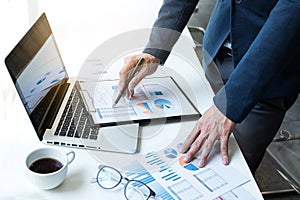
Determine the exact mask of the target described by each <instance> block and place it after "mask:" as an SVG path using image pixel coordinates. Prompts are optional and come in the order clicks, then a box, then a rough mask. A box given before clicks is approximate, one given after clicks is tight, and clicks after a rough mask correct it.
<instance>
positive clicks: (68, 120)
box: [54, 87, 99, 140]
mask: <svg viewBox="0 0 300 200" xmlns="http://www.w3.org/2000/svg"><path fill="white" fill-rule="evenodd" d="M98 129H99V128H97V127H93V126H91V124H90V123H89V119H88V117H87V111H86V110H85V107H84V104H83V102H82V100H81V99H80V97H79V94H78V91H77V90H76V88H75V87H74V88H73V90H72V92H71V95H70V97H69V99H68V102H67V105H66V107H65V110H64V112H63V114H62V116H61V119H60V122H59V124H58V127H57V129H56V131H55V133H54V135H59V136H66V137H75V138H83V139H92V140H96V139H97V137H98Z"/></svg>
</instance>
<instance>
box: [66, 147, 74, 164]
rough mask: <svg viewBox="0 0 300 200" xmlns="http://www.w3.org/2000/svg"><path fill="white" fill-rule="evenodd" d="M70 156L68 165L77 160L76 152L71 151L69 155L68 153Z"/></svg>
mask: <svg viewBox="0 0 300 200" xmlns="http://www.w3.org/2000/svg"><path fill="white" fill-rule="evenodd" d="M66 154H67V156H68V164H71V162H73V160H74V158H75V152H74V151H72V150H71V151H70V152H68V153H66Z"/></svg>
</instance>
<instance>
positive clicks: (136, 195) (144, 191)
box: [125, 180, 150, 200]
mask: <svg viewBox="0 0 300 200" xmlns="http://www.w3.org/2000/svg"><path fill="white" fill-rule="evenodd" d="M125 196H126V198H127V199H130V200H145V199H148V198H149V196H150V190H149V188H148V187H147V186H146V185H144V184H142V183H141V182H138V181H134V180H131V181H129V182H128V184H127V186H126V188H125Z"/></svg>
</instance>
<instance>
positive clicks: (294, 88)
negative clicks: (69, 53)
mask: <svg viewBox="0 0 300 200" xmlns="http://www.w3.org/2000/svg"><path fill="white" fill-rule="evenodd" d="M197 3H198V0H164V2H163V5H162V7H161V8H160V11H159V14H158V18H157V19H156V21H155V23H154V25H153V28H152V31H151V35H150V38H149V42H148V44H147V46H146V47H145V49H144V51H143V52H142V53H140V54H138V55H133V56H130V57H128V58H127V59H126V60H125V63H124V67H123V68H122V70H121V71H120V83H119V88H120V89H122V88H124V87H125V82H126V80H127V75H128V74H129V72H130V70H131V69H132V68H133V67H134V66H135V64H136V62H137V60H138V59H139V58H140V57H143V63H142V66H141V67H140V68H139V71H138V72H137V73H136V74H135V76H134V77H133V79H132V80H131V81H130V83H129V85H128V87H127V88H126V91H125V93H124V96H125V97H131V96H133V95H134V88H135V86H136V85H137V84H138V83H139V82H140V81H141V80H142V79H143V78H144V77H145V76H147V75H150V74H152V73H154V72H155V71H156V69H157V68H158V66H159V65H163V64H164V63H165V61H166V59H167V58H168V55H169V54H170V52H171V51H172V47H173V46H174V44H175V43H176V41H177V39H178V38H179V36H180V33H181V32H182V30H183V29H184V27H185V26H186V25H187V23H188V21H189V19H190V17H191V15H192V13H193V11H194V9H195V8H196V5H197ZM299 35H300V1H299V0H217V2H216V5H215V7H214V10H213V12H212V14H211V17H210V20H209V23H208V26H207V29H206V31H205V34H204V38H203V62H202V64H203V68H204V71H205V74H206V77H207V79H208V81H209V83H210V85H211V87H212V89H213V91H214V92H215V96H214V98H213V105H211V107H210V108H209V109H208V110H206V111H205V112H204V113H203V115H202V116H201V117H200V119H199V120H198V122H197V124H196V126H195V127H194V129H193V131H192V132H191V133H187V134H189V135H188V136H187V138H186V140H185V142H184V144H183V146H182V149H181V152H182V153H184V152H186V155H185V161H186V162H190V161H191V160H192V159H193V158H194V156H195V154H196V153H197V152H198V151H199V150H200V149H201V148H202V152H201V154H200V157H199V163H198V165H199V167H203V166H204V165H205V164H206V162H207V157H208V155H209V153H210V151H211V149H212V147H213V145H214V144H215V141H216V140H220V149H221V154H222V161H223V164H225V165H227V164H229V162H230V158H229V155H228V139H229V136H230V134H231V133H233V134H234V136H235V138H236V140H237V142H238V144H239V147H240V149H241V151H242V153H243V155H244V157H245V159H246V161H247V164H248V166H249V168H250V170H251V172H252V173H253V174H254V173H255V170H256V169H257V167H258V166H259V164H260V162H261V160H262V158H263V156H264V153H265V151H266V148H267V147H268V145H269V144H270V143H271V141H272V139H273V137H274V136H275V134H276V132H277V131H278V129H279V127H280V125H281V123H282V120H283V118H284V116H285V113H286V111H287V110H288V109H289V108H290V107H291V106H292V105H293V103H294V102H295V100H296V99H297V97H298V94H299V92H300V40H299ZM199 92H201V91H199Z"/></svg>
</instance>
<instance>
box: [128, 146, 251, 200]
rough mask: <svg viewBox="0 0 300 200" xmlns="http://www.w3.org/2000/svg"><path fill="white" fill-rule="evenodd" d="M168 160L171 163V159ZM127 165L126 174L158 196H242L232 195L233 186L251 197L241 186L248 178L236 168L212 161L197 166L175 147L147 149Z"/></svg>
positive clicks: (193, 199)
mask: <svg viewBox="0 0 300 200" xmlns="http://www.w3.org/2000/svg"><path fill="white" fill-rule="evenodd" d="M170 159H171V160H173V161H174V162H170ZM215 160H218V159H215ZM127 167H128V170H129V171H131V173H128V174H127V176H128V177H129V178H131V179H136V180H140V181H142V182H144V183H146V184H147V185H148V186H149V187H150V188H151V189H153V190H154V191H155V193H156V197H157V199H162V200H171V199H176V200H177V199H178V200H197V199H200V200H201V199H203V200H204V199H205V200H206V199H216V200H221V199H222V200H225V199H241V198H239V197H238V196H237V195H234V190H236V188H239V190H238V192H240V193H241V194H247V195H248V197H251V194H248V193H247V191H245V190H243V188H240V186H242V185H243V184H244V183H246V182H248V181H249V180H248V179H247V178H245V177H244V176H243V175H242V174H238V172H237V171H235V169H233V168H228V167H227V168H226V167H224V166H222V165H221V166H220V165H215V164H214V163H212V164H211V165H210V166H208V167H205V168H199V167H197V165H196V161H193V162H190V163H185V162H183V157H182V156H180V155H179V154H178V152H177V151H176V150H175V148H174V149H173V148H167V149H164V150H162V151H159V152H149V153H147V154H145V155H144V157H143V158H140V159H138V160H136V161H135V162H132V163H131V164H130V166H127ZM127 167H126V168H127ZM228 174H236V176H235V177H229V176H228ZM233 196H234V197H235V198H233ZM239 196H241V195H239ZM225 197H226V198H225ZM229 197H230V198H229ZM247 199H251V198H247Z"/></svg>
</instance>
